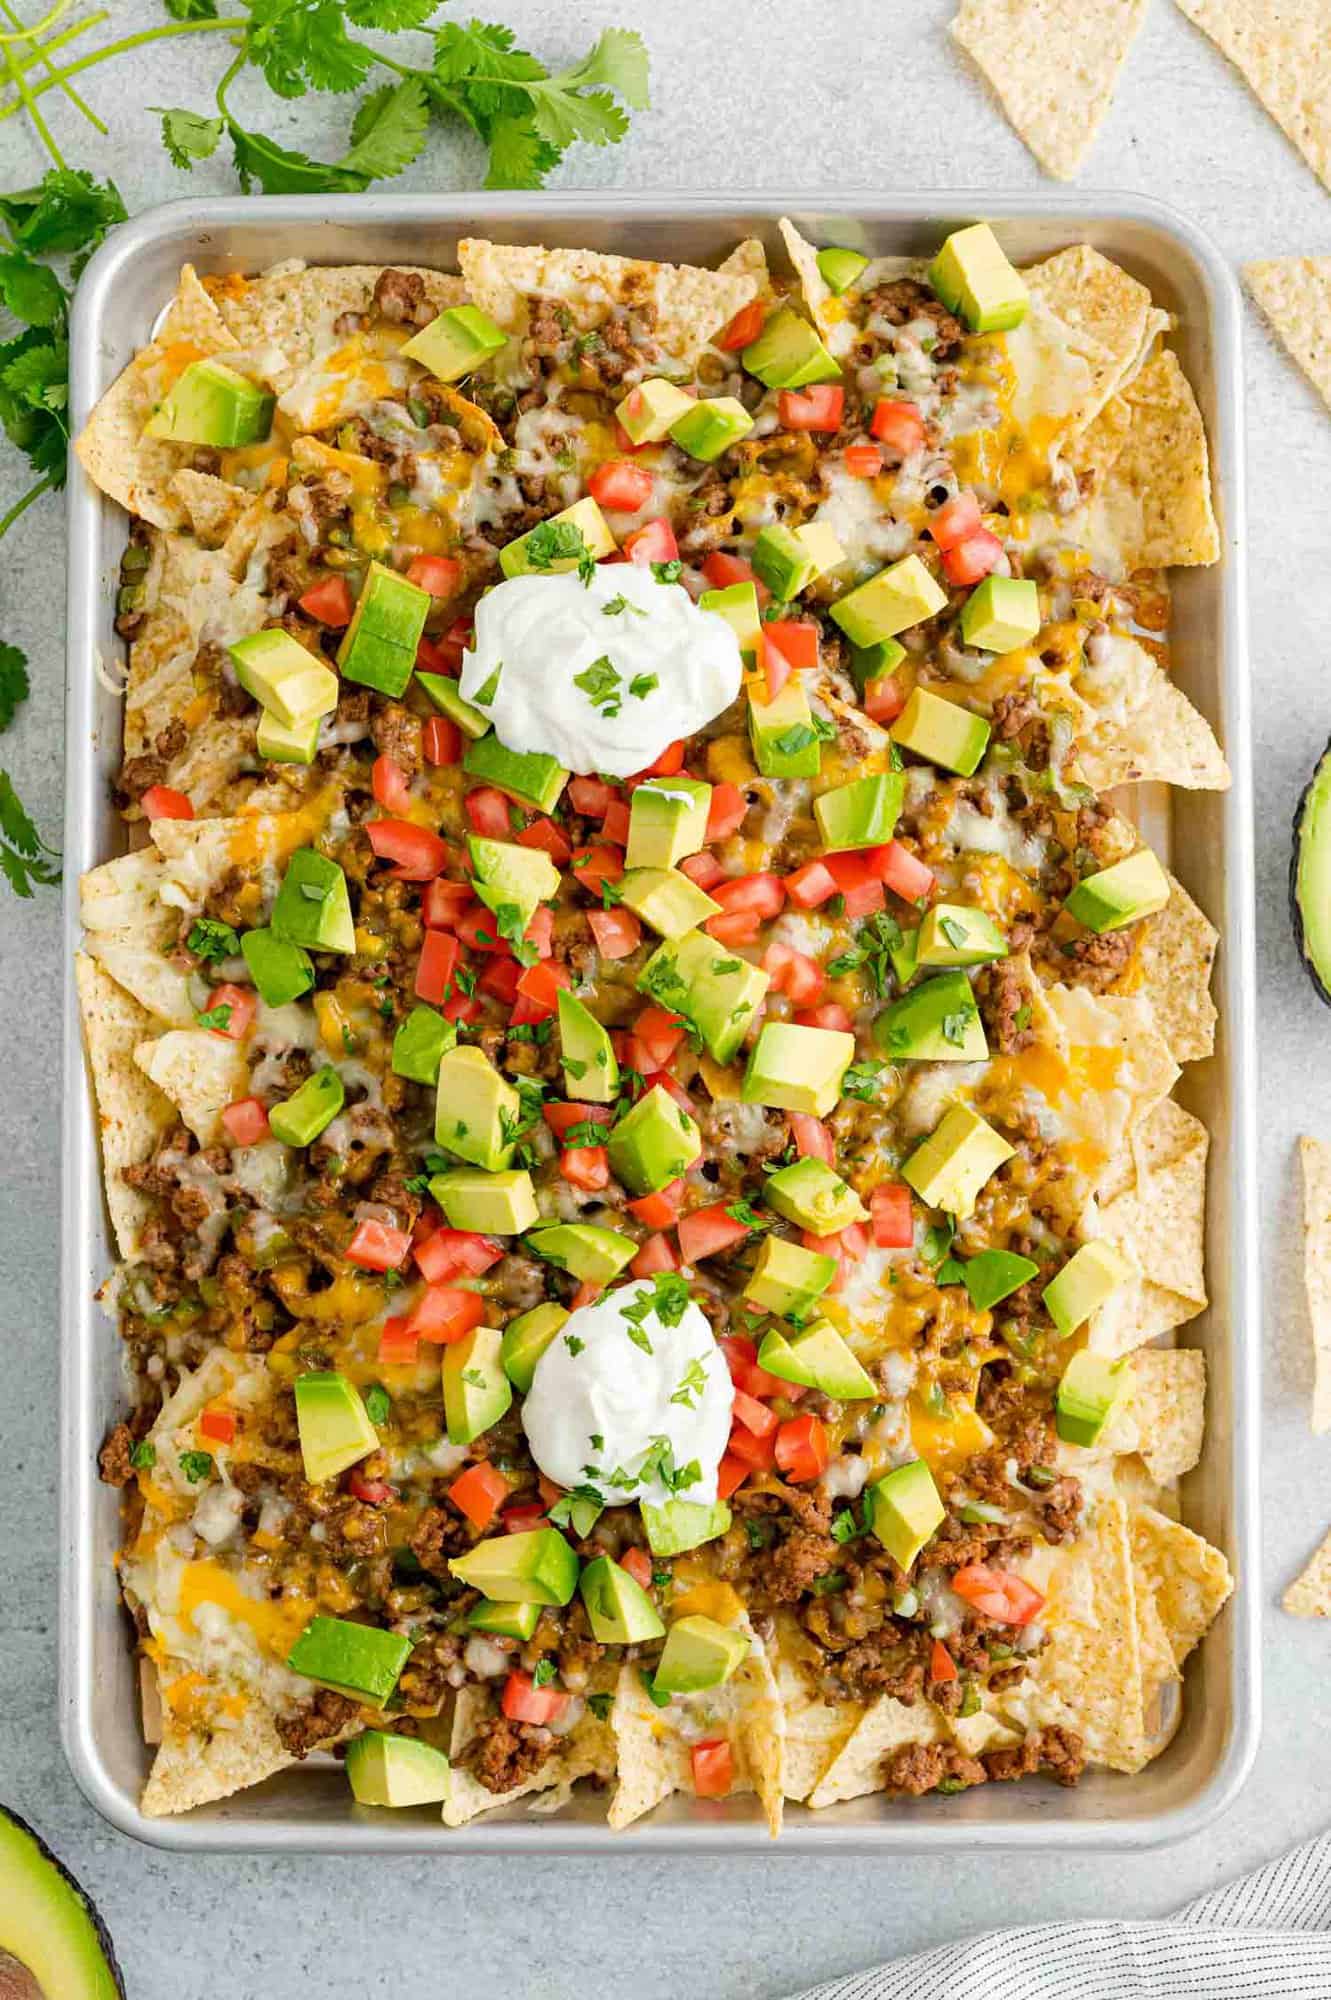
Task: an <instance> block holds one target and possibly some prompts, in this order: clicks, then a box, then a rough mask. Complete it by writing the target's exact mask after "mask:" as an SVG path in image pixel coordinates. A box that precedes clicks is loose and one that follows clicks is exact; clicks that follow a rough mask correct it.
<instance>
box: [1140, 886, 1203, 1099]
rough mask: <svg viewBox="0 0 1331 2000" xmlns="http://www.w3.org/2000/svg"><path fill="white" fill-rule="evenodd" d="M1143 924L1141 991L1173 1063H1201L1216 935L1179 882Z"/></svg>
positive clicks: (1171, 887)
mask: <svg viewBox="0 0 1331 2000" xmlns="http://www.w3.org/2000/svg"><path fill="white" fill-rule="evenodd" d="M1169 882H1170V889H1171V891H1172V893H1171V895H1170V898H1169V901H1168V902H1167V903H1166V905H1165V907H1164V909H1163V910H1159V911H1157V913H1156V915H1155V916H1153V917H1152V918H1151V920H1150V922H1149V923H1148V924H1147V926H1146V934H1145V936H1144V938H1143V939H1142V944H1141V951H1140V955H1139V960H1138V970H1139V972H1140V984H1139V986H1138V987H1137V989H1136V990H1137V991H1138V992H1139V993H1144V994H1145V995H1146V997H1147V998H1148V999H1149V1001H1150V1002H1151V1005H1152V1006H1153V1007H1154V1009H1155V1018H1156V1022H1157V1024H1158V1026H1159V1029H1160V1032H1161V1034H1162V1035H1163V1036H1164V1038H1165V1040H1166V1041H1167V1042H1168V1043H1169V1047H1170V1050H1171V1052H1172V1054H1173V1057H1174V1060H1175V1062H1181V1063H1185V1062H1204V1061H1205V1059H1206V1058H1207V1056H1209V1055H1210V1054H1211V1053H1212V1052H1213V1051H1214V1049H1215V1024H1216V1010H1215V1002H1214V1001H1213V1000H1212V998H1211V967H1212V965H1213V964H1214V961H1215V953H1216V946H1217V945H1218V944H1219V942H1220V933H1219V931H1217V929H1216V927H1215V925H1214V924H1213V923H1212V922H1211V920H1210V918H1209V917H1208V916H1207V915H1206V913H1205V911H1203V910H1200V909H1199V908H1198V907H1197V905H1196V903H1194V902H1193V900H1192V897H1191V896H1190V895H1189V894H1188V892H1187V890H1186V889H1185V888H1184V887H1183V885H1182V883H1181V882H1176V881H1175V880H1174V877H1173V876H1172V875H1171V876H1170V878H1169Z"/></svg>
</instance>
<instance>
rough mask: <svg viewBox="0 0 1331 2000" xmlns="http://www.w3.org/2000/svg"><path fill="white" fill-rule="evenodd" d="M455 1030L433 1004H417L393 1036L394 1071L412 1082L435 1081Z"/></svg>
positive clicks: (452, 1046)
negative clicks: (430, 1005) (431, 1005)
mask: <svg viewBox="0 0 1331 2000" xmlns="http://www.w3.org/2000/svg"><path fill="white" fill-rule="evenodd" d="M457 1038H458V1031H457V1028H456V1027H455V1025H454V1024H453V1022H452V1021H446V1020H445V1019H444V1017H443V1015H442V1014H437V1013H436V1012H435V1010H434V1008H433V1007H423V1006H416V1007H413V1008H412V1010H411V1012H410V1013H409V1014H408V1016H407V1018H406V1020H405V1021H404V1022H403V1023H402V1026H401V1027H400V1028H399V1029H398V1031H397V1033H396V1034H395V1035H394V1037H393V1074H394V1076H407V1077H410V1078H411V1080H412V1082H413V1083H437V1082H438V1081H439V1063H440V1059H441V1058H442V1056H443V1053H444V1051H445V1049H451V1048H454V1047H455V1046H456V1044H457Z"/></svg>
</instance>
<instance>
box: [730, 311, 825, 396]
mask: <svg viewBox="0 0 1331 2000" xmlns="http://www.w3.org/2000/svg"><path fill="white" fill-rule="evenodd" d="M740 360H741V361H742V362H743V364H744V366H745V368H747V370H748V372H749V374H750V375H756V376H757V377H758V380H759V381H760V382H761V383H763V384H764V385H765V386H766V387H767V388H769V389H802V388H804V387H805V386H806V384H808V383H810V382H835V381H837V380H838V379H839V377H840V375H841V369H840V366H839V364H838V362H837V361H836V359H835V357H834V356H833V355H831V354H829V353H828V351H827V349H826V348H825V347H824V346H823V343H822V341H821V340H820V339H819V338H818V335H817V334H816V333H815V332H814V330H813V328H812V327H811V326H810V325H809V322H808V320H807V319H801V318H800V315H799V314H798V313H797V312H794V311H792V309H791V308H790V307H789V306H781V307H780V308H779V309H778V310H777V311H776V312H774V313H773V314H772V315H771V316H770V318H769V319H768V321H767V323H766V325H765V326H764V327H763V330H762V332H761V333H760V334H759V335H758V338H757V339H756V340H753V341H750V343H749V345H748V346H747V347H746V348H745V349H744V352H743V353H742V354H741V356H740Z"/></svg>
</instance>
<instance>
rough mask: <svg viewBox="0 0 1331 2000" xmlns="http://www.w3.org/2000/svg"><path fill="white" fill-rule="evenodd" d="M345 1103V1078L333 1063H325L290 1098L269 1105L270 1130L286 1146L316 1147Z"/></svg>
mask: <svg viewBox="0 0 1331 2000" xmlns="http://www.w3.org/2000/svg"><path fill="white" fill-rule="evenodd" d="M345 1102H346V1092H345V1091H344V1090H343V1088H342V1079H341V1077H340V1076H339V1075H338V1073H337V1071H336V1070H335V1069H334V1068H333V1066H332V1064H331V1063H325V1064H324V1067H323V1068H322V1069H317V1070H315V1072H314V1075H313V1076H308V1077H306V1079H305V1081H304V1083H302V1085H301V1086H300V1089H299V1090H297V1091H295V1092H294V1093H293V1094H292V1095H291V1096H290V1097H288V1098H285V1099H284V1100H283V1102H282V1103H280V1104H273V1105H270V1106H269V1110H268V1128H269V1130H270V1131H271V1133H272V1135H273V1137H274V1138H275V1139H280V1140H281V1141H282V1144H283V1145H284V1146H312V1145H313V1144H314V1141H315V1140H316V1139H317V1138H318V1136H319V1134H320V1133H321V1132H323V1131H325V1130H326V1129H327V1128H328V1126H330V1125H331V1124H332V1122H333V1120H334V1119H335V1118H336V1116H337V1114H338V1112H339V1111H340V1110H341V1109H342V1106H343V1105H344V1103H345Z"/></svg>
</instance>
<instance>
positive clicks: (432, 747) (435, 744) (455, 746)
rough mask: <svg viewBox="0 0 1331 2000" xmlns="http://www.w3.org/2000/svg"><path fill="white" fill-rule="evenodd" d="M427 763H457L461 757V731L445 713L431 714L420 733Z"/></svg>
mask: <svg viewBox="0 0 1331 2000" xmlns="http://www.w3.org/2000/svg"><path fill="white" fill-rule="evenodd" d="M421 748H422V749H423V750H424V752H425V761H426V763H427V764H457V763H460V762H461V759H462V731H461V730H460V729H459V728H458V726H457V724H456V722H450V721H449V719H448V717H447V716H446V715H432V716H431V717H430V719H429V721H428V722H427V723H426V725H425V728H424V730H423V732H422V734H421Z"/></svg>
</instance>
